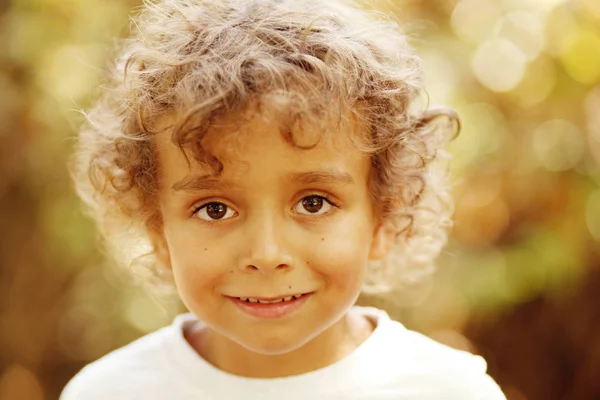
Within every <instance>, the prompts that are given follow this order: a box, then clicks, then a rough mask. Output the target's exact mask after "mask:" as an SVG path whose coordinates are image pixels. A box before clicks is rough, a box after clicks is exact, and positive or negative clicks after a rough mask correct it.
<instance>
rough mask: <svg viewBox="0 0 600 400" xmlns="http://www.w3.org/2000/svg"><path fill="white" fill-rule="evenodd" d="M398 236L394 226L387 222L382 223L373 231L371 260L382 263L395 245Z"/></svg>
mask: <svg viewBox="0 0 600 400" xmlns="http://www.w3.org/2000/svg"><path fill="white" fill-rule="evenodd" d="M395 239H396V235H395V233H394V230H393V229H392V226H391V225H390V224H389V223H385V221H380V222H379V223H378V224H377V226H375V229H374V230H373V239H372V241H371V250H370V251H369V260H371V261H380V260H382V259H383V258H385V257H386V256H387V255H388V253H389V252H390V250H391V249H392V246H393V245H394V242H395Z"/></svg>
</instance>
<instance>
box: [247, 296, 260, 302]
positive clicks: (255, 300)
mask: <svg viewBox="0 0 600 400" xmlns="http://www.w3.org/2000/svg"><path fill="white" fill-rule="evenodd" d="M248 301H250V303H258V300H257V299H253V298H252V297H250V298H249V299H248Z"/></svg>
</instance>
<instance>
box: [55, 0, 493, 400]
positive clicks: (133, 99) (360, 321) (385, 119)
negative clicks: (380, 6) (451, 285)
mask: <svg viewBox="0 0 600 400" xmlns="http://www.w3.org/2000/svg"><path fill="white" fill-rule="evenodd" d="M135 26H136V29H137V32H136V34H135V36H134V37H133V38H131V39H129V40H128V41H126V42H125V43H124V46H123V49H122V54H123V55H124V60H125V62H123V63H121V64H120V67H117V68H116V74H115V79H114V84H113V85H112V86H111V87H110V89H109V90H106V91H105V92H104V94H103V97H102V99H101V101H99V102H98V103H97V105H96V106H95V108H94V109H93V110H92V111H91V112H90V113H89V114H88V116H89V124H87V127H86V128H85V129H83V130H82V132H81V134H80V141H79V148H78V151H77V157H76V160H75V161H76V162H75V171H74V172H75V179H76V182H77V184H78V190H79V193H80V195H81V196H82V198H83V199H84V200H85V201H86V203H87V205H88V207H89V210H90V212H91V214H92V216H93V217H94V218H95V220H96V221H97V222H98V224H99V227H100V230H101V232H102V233H103V235H104V237H105V238H106V241H107V244H108V245H109V246H110V247H109V248H110V249H111V250H112V251H114V252H118V253H117V254H119V255H120V256H123V257H127V256H129V257H130V258H129V261H127V262H129V263H130V264H131V263H133V264H136V265H137V266H140V265H143V266H146V267H148V271H150V273H151V274H150V275H149V276H150V277H151V279H153V280H154V282H155V283H156V284H163V285H164V284H168V283H169V282H172V283H174V285H175V287H176V291H177V293H178V295H179V296H180V298H181V299H182V301H183V303H184V304H185V305H186V306H187V308H188V309H189V310H190V314H186V315H182V316H179V317H177V318H176V319H175V321H174V322H173V324H172V325H171V326H168V327H165V328H163V329H161V330H159V331H157V332H154V333H152V334H149V335H147V336H145V337H143V338H141V339H140V340H137V341H135V342H134V343H131V344H129V345H127V346H125V347H124V348H122V349H119V350H117V351H115V352H113V353H111V354H109V355H107V356H105V357H103V358H101V359H100V360H98V361H96V362H94V363H92V364H90V365H89V366H87V367H86V368H84V369H83V370H82V371H81V372H80V373H79V374H78V375H77V376H76V377H75V378H74V379H73V380H72V381H71V382H70V383H69V385H68V386H67V387H66V388H65V390H64V392H63V395H62V397H61V398H62V399H63V400H75V399H86V400H93V399H111V400H118V399H123V400H124V399H128V400H130V399H145V400H147V399H178V400H188V399H189V400H192V399H194V400H197V399H203V400H205V399H266V400H268V399H273V400H275V399H276V400H281V399H288V400H289V399H303V400H304V399H364V400H367V399H368V400H377V399H406V400H409V399H410V400H422V399H461V400H474V399H481V400H496V399H504V396H503V394H502V392H501V391H500V389H499V388H498V386H497V385H496V384H495V383H494V382H493V380H492V379H491V378H490V377H489V376H488V375H486V372H485V368H486V366H485V361H484V360H483V359H482V358H480V357H477V356H474V355H471V354H468V353H465V352H461V351H457V350H453V349H450V348H448V347H445V346H443V345H441V344H438V343H436V342H434V341H432V340H430V339H428V338H426V337H424V336H422V335H420V334H417V333H415V332H411V331H409V330H407V329H405V328H404V327H403V326H402V325H401V324H400V323H398V322H394V321H392V320H390V318H389V317H388V316H387V314H386V313H385V312H384V311H381V310H378V309H375V308H368V307H356V306H354V303H355V301H356V299H357V297H358V296H359V294H360V292H361V290H362V289H364V288H371V289H373V288H375V287H377V286H376V284H377V283H378V282H379V283H385V284H386V286H388V287H393V286H394V285H395V284H397V283H398V282H400V281H401V276H402V274H401V271H402V270H408V271H409V272H410V273H411V274H414V273H415V272H418V271H427V270H428V269H430V267H431V265H432V262H433V258H434V257H435V256H436V255H437V254H438V253H439V251H440V249H441V247H442V246H443V244H444V243H445V240H446V231H447V228H448V226H449V225H450V223H449V221H450V219H449V213H450V210H451V202H450V200H449V199H448V194H447V187H446V186H445V183H444V176H445V174H444V172H443V168H438V167H436V163H434V162H433V161H434V159H436V158H438V159H439V158H440V156H442V155H444V153H443V149H442V146H443V144H444V143H445V141H446V140H447V136H448V133H450V134H451V133H453V132H452V131H454V130H456V129H450V128H447V127H445V126H444V125H440V124H436V123H435V121H436V120H439V119H438V118H437V117H439V116H446V117H450V118H451V119H453V120H455V117H454V116H453V114H452V113H449V112H442V111H431V110H430V111H426V112H424V111H418V110H416V108H415V107H413V103H414V102H415V99H416V98H417V96H418V95H419V94H420V92H421V91H422V89H421V87H420V83H419V78H420V70H419V60H418V58H417V57H415V55H414V54H413V53H412V52H411V50H410V49H409V47H408V46H407V45H406V43H405V41H404V39H405V38H404V36H403V35H402V33H401V32H400V31H399V30H398V28H397V27H396V25H394V24H393V23H391V22H385V21H383V20H381V19H378V18H376V17H374V16H372V15H370V14H368V13H366V12H364V11H359V10H358V8H356V6H355V5H352V4H350V3H348V2H341V1H339V2H338V1H332V0H321V1H319V0H301V1H300V0H220V1H213V0H160V1H159V0H155V1H148V2H146V4H145V6H144V8H143V10H142V12H141V13H140V15H139V17H138V18H137V21H136V24H135ZM124 259H125V258H124Z"/></svg>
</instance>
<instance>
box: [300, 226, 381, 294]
mask: <svg viewBox="0 0 600 400" xmlns="http://www.w3.org/2000/svg"><path fill="white" fill-rule="evenodd" d="M364 232H365V231H364V230H361V229H353V230H346V231H345V232H343V233H334V232H332V233H330V234H328V235H322V236H321V238H320V240H319V243H318V245H317V246H314V248H313V252H312V257H313V259H312V260H311V261H310V265H311V266H313V265H314V269H316V270H317V272H318V273H319V274H321V275H323V276H324V277H325V279H327V280H328V281H329V282H330V283H331V284H333V285H336V286H338V285H339V286H342V285H349V284H353V283H356V282H362V277H363V276H364V272H365V269H366V267H367V263H368V254H369V245H370V238H369V237H367V236H366V235H365V233H364Z"/></svg>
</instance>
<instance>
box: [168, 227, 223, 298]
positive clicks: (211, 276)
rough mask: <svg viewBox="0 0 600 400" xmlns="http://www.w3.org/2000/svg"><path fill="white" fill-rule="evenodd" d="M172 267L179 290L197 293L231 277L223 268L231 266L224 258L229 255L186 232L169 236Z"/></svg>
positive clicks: (179, 230)
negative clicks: (197, 290)
mask: <svg viewBox="0 0 600 400" xmlns="http://www.w3.org/2000/svg"><path fill="white" fill-rule="evenodd" d="M168 238H169V240H168V241H169V243H170V245H169V251H170V256H171V266H172V269H173V274H174V276H175V280H176V282H177V285H178V287H179V288H180V289H181V290H184V288H188V289H196V288H198V287H205V288H206V287H209V286H213V285H214V284H215V283H216V282H217V281H218V280H219V279H220V277H221V276H222V275H223V274H225V273H228V272H229V271H228V270H227V271H225V270H224V269H223V268H219V266H223V265H228V264H231V263H230V262H229V263H228V262H227V260H225V259H224V258H226V257H227V254H228V253H227V252H226V251H224V250H223V249H222V248H220V247H219V246H218V245H217V244H215V243H209V242H207V241H206V240H201V239H200V238H199V237H198V236H197V235H194V234H191V233H190V232H189V231H186V230H183V229H173V230H172V231H171V232H168Z"/></svg>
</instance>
